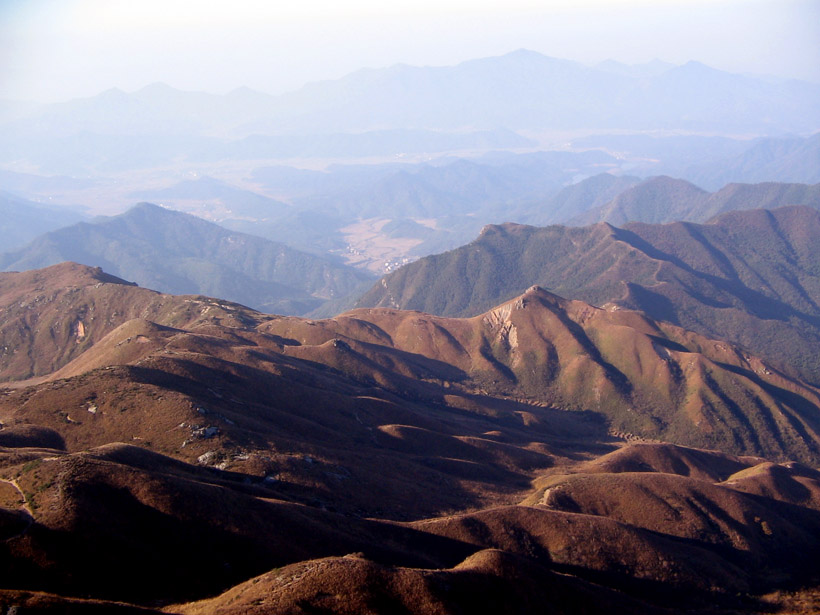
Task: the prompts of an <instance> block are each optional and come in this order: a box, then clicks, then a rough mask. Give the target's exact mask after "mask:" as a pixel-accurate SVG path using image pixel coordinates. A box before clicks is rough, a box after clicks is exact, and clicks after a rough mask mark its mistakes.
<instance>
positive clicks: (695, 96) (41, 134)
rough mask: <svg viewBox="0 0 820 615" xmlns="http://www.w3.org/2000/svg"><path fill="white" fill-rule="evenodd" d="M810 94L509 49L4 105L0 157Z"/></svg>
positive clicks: (800, 115)
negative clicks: (292, 78)
mask: <svg viewBox="0 0 820 615" xmlns="http://www.w3.org/2000/svg"><path fill="white" fill-rule="evenodd" d="M818 98H820V85H815V84H810V83H803V82H798V81H788V82H781V83H770V82H768V81H766V80H759V79H754V78H751V77H745V76H740V75H734V74H730V73H726V72H722V71H719V70H715V69H712V68H709V67H707V66H704V65H702V64H699V63H697V62H689V63H688V64H685V65H683V66H670V65H664V64H662V63H654V64H652V65H648V66H644V67H631V68H630V67H627V66H624V65H618V64H617V63H608V64H607V63H604V64H602V65H599V66H598V67H594V68H590V67H587V66H584V65H582V64H579V63H577V62H572V61H569V60H561V59H555V58H550V57H547V56H543V55H541V54H539V53H535V52H532V51H526V50H520V51H516V52H513V53H509V54H507V55H503V56H499V57H492V58H483V59H477V60H471V61H468V62H464V63H461V64H459V65H456V66H449V67H412V66H405V65H398V66H393V67H390V68H383V69H366V70H361V71H358V72H355V73H352V74H350V75H348V76H346V77H343V78H341V79H338V80H335V81H324V82H318V83H311V84H308V85H306V86H304V87H303V88H301V89H300V90H298V91H296V92H292V93H289V94H285V95H282V96H277V97H274V96H268V95H266V94H262V93H259V92H253V91H251V90H249V89H247V88H243V89H240V90H236V91H234V92H231V93H229V94H227V95H225V96H217V95H212V94H204V93H200V92H182V91H179V90H175V89H173V88H171V87H169V86H167V85H164V84H153V85H150V86H147V87H145V88H143V89H141V90H139V91H137V92H133V93H125V92H122V91H119V90H109V91H106V92H103V93H101V94H99V95H98V96H95V97H91V98H87V99H79V100H73V101H70V102H65V103H59V104H52V105H45V106H41V105H36V106H32V107H31V109H30V110H29V114H28V116H27V117H26V116H25V113H21V112H20V110H19V109H17V110H16V111H15V113H14V114H10V115H8V116H7V117H6V119H5V121H0V137H2V143H0V162H6V163H12V162H15V163H19V162H20V161H21V160H25V161H27V162H28V163H29V164H30V165H34V166H36V167H38V168H39V169H40V170H41V171H42V172H47V173H59V174H75V175H83V174H87V173H90V172H121V171H125V170H130V169H137V168H151V167H156V166H159V165H168V164H175V163H179V161H180V160H187V161H188V162H192V163H203V162H208V161H220V160H254V159H287V158H294V157H302V158H304V157H324V158H338V157H367V156H392V155H400V154H403V153H404V154H406V153H423V152H429V153H435V152H447V151H458V150H466V151H469V150H484V151H486V150H491V149H499V148H506V149H512V148H522V147H524V148H526V147H532V146H533V145H535V142H534V141H533V140H531V139H530V138H528V137H527V136H525V134H526V133H528V132H531V133H536V134H538V133H543V132H544V131H558V130H560V131H564V130H573V129H582V130H584V131H589V130H597V131H611V130H628V131H646V130H665V131H669V130H677V131H687V132H692V133H697V132H701V133H702V132H708V133H716V134H719V135H724V136H732V135H738V134H752V135H780V134H783V133H784V132H787V133H795V134H805V133H810V132H815V131H817V130H818V128H820V111H819V110H818V108H817V105H816V101H817V100H818ZM691 139H694V140H697V139H700V141H699V142H704V141H705V140H704V139H703V138H698V137H691ZM589 142H590V143H591V142H592V141H589ZM694 142H695V141H692V143H694ZM712 143H713V145H715V144H719V147H717V148H716V149H714V151H713V153H712V154H711V155H712V156H714V155H716V153H717V152H721V153H724V154H726V155H727V156H730V155H739V154H740V152H738V151H737V149H736V147H735V144H733V143H732V142H731V141H730V140H725V139H724V140H720V139H713V141H712ZM676 156H677V155H675V154H673V155H672V157H673V158H675V157H676ZM658 172H667V171H665V170H663V169H661V170H656V171H655V174H657V173H658ZM699 172H700V173H703V174H704V177H706V175H708V172H707V171H706V170H703V169H702V170H701V171H699ZM676 174H677V173H676ZM775 179H779V178H776V177H762V178H752V179H751V181H760V180H775ZM748 180H749V179H747V178H740V179H739V178H734V177H733V178H731V179H728V180H724V183H725V182H726V181H748ZM788 181H816V180H809V179H807V178H805V177H793V178H788Z"/></svg>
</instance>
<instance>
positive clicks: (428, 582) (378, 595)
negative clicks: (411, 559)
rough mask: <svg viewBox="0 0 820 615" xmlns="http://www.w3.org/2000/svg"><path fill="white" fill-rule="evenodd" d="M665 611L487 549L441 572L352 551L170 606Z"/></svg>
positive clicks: (214, 610)
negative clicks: (395, 564) (377, 560)
mask: <svg viewBox="0 0 820 615" xmlns="http://www.w3.org/2000/svg"><path fill="white" fill-rule="evenodd" d="M604 611H617V612H618V613H625V614H629V613H634V614H636V615H637V614H639V613H640V614H644V613H646V614H654V613H663V612H666V611H665V610H663V609H659V608H656V607H652V606H650V605H649V604H646V603H643V602H640V601H638V600H634V599H631V598H629V597H628V596H625V595H624V594H622V593H619V592H615V591H611V590H607V589H605V588H603V587H600V586H596V585H594V584H592V583H587V582H584V581H581V580H579V579H576V578H573V577H570V576H566V575H561V574H557V573H555V572H554V571H552V570H549V568H546V567H543V566H541V565H539V564H537V563H535V562H533V561H532V560H529V559H526V558H522V557H520V556H516V555H512V554H510V553H507V552H504V551H498V550H494V549H488V550H484V551H479V552H478V553H476V554H474V555H471V556H470V557H469V558H467V559H466V560H465V561H463V562H462V563H460V564H459V565H458V566H456V567H454V568H450V569H446V570H421V569H408V568H398V567H392V566H380V565H378V564H376V563H374V562H372V561H368V560H367V559H365V558H363V557H361V556H360V555H356V554H351V555H347V556H345V557H337V558H327V559H322V560H314V561H310V562H302V563H299V564H294V565H292V566H287V567H285V568H281V569H278V570H275V571H273V572H269V573H266V574H264V575H261V576H260V577H256V578H254V579H251V580H249V581H247V582H245V583H243V584H242V585H239V586H237V587H234V588H232V589H231V590H229V591H227V592H225V593H224V594H222V595H221V596H217V597H215V598H212V599H209V600H205V601H202V602H197V603H192V604H187V605H179V606H171V607H168V608H167V609H166V612H169V613H181V614H184V615H239V614H243V615H244V614H246V613H247V614H248V615H262V614H272V613H298V612H307V613H311V612H312V613H334V614H338V615H358V614H360V613H415V614H418V615H445V614H451V613H498V614H500V615H504V614H509V615H512V614H516V613H535V612H538V613H549V614H554V615H563V614H570V613H572V614H578V615H581V614H590V615H591V614H593V613H601V612H604Z"/></svg>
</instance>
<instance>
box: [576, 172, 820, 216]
mask: <svg viewBox="0 0 820 615" xmlns="http://www.w3.org/2000/svg"><path fill="white" fill-rule="evenodd" d="M786 205H807V206H809V207H813V208H814V209H820V184H814V185H806V184H785V183H776V182H766V183H761V184H728V185H726V186H724V187H723V188H721V189H720V190H718V191H716V192H712V193H710V192H707V191H705V190H701V189H700V188H698V187H697V186H695V185H694V184H691V183H689V182H687V181H686V180H683V179H675V178H672V177H664V176H661V177H652V178H649V179H647V180H644V181H642V182H640V183H636V184H635V185H632V186H629V187H627V188H626V189H625V190H623V192H621V193H619V194H618V195H617V196H615V198H613V199H612V200H611V201H609V202H608V203H604V204H602V205H600V206H598V207H595V208H590V209H588V210H587V211H585V212H584V213H581V214H579V215H577V216H575V217H573V218H571V219H569V220H564V221H566V222H567V224H571V225H574V226H585V225H587V224H595V223H596V222H609V223H610V224H613V225H615V226H623V225H624V224H626V223H627V222H648V223H650V224H662V223H664V222H677V221H688V222H707V221H709V220H710V219H712V218H714V217H715V216H717V215H719V214H722V213H726V212H728V211H737V210H746V209H775V208H777V207H784V206H786Z"/></svg>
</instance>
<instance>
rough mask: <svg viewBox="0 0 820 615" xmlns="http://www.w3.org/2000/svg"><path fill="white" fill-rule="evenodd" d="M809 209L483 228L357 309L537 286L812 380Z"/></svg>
mask: <svg viewBox="0 0 820 615" xmlns="http://www.w3.org/2000/svg"><path fill="white" fill-rule="evenodd" d="M818 242H820V211H818V210H816V209H812V208H808V207H784V208H780V209H777V210H774V211H772V212H769V211H766V210H752V211H738V212H732V213H727V214H724V215H723V216H721V217H718V218H716V219H715V220H713V221H712V222H710V223H709V224H693V223H687V222H676V223H673V224H667V225H650V224H637V223H635V224H627V225H626V226H625V227H624V228H623V229H619V228H615V227H613V226H611V225H609V224H606V223H599V224H596V225H594V226H587V227H581V228H571V227H563V226H551V227H546V228H537V227H527V226H521V225H514V224H509V225H501V226H489V227H487V228H485V229H484V231H483V232H482V233H481V235H480V237H479V238H478V239H476V240H475V241H474V242H472V243H470V244H468V245H466V246H463V247H462V248H459V249H457V250H453V251H451V252H447V253H444V254H439V255H435V256H429V257H426V258H423V259H420V260H418V261H416V262H414V263H411V264H409V265H407V266H405V267H403V268H401V269H399V270H398V271H396V272H394V273H391V274H389V275H387V276H385V277H384V278H383V279H382V280H381V281H380V282H379V283H377V284H376V285H375V286H374V287H373V288H372V289H371V290H370V291H369V292H368V293H366V294H365V295H364V296H363V297H362V298H361V299H360V301H359V303H358V305H360V306H383V307H392V308H397V309H416V310H422V311H425V312H430V313H434V314H441V315H458V316H469V315H474V314H479V313H481V312H482V311H484V310H486V309H488V308H489V307H491V306H492V305H495V304H497V303H499V302H500V301H502V300H505V299H507V298H509V297H512V296H515V295H516V294H518V293H520V292H522V290H523V289H525V288H527V286H528V285H532V284H539V285H541V286H544V287H546V288H549V289H551V290H552V291H553V292H556V293H558V294H560V295H562V296H566V297H571V298H577V299H581V300H584V301H588V302H590V303H593V304H595V305H605V304H613V305H616V306H621V307H626V308H630V309H638V310H642V311H644V312H645V313H646V314H648V315H649V316H650V317H652V318H655V319H658V320H664V321H667V322H672V323H677V324H680V325H681V326H683V327H685V328H687V329H691V330H694V331H698V332H700V333H702V334H705V335H708V336H710V337H714V338H719V339H727V340H730V341H732V342H733V343H736V344H740V345H741V346H743V347H746V348H749V349H750V350H752V351H753V352H755V353H757V354H760V355H762V356H766V357H769V358H772V359H775V360H777V361H779V362H781V363H782V364H785V365H789V366H791V367H793V368H795V369H797V370H799V371H800V372H801V373H802V374H804V375H805V376H806V377H809V378H811V379H812V380H814V381H815V382H816V381H820V361H818V356H817V352H816V349H817V348H818V344H820V307H818V306H820V263H818V252H817V250H816V249H815V247H816V246H817V245H818Z"/></svg>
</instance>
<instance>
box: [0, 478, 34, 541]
mask: <svg viewBox="0 0 820 615" xmlns="http://www.w3.org/2000/svg"><path fill="white" fill-rule="evenodd" d="M0 483H5V484H6V485H11V486H12V487H14V488H15V489H16V490H17V493H19V494H20V500H21V501H22V502H23V505H22V506H21V507H20V508H21V509H22V510H24V511H25V512H26V515H27V516H28V522H27V523H26V526H25V527H24V528H23V529H22V530H20V531H19V532H18V533H16V534H13V535H12V536H8V537H7V538H6V539H5V542H8V541H9V540H13V539H14V538H19V537H20V536H24V535H25V534H26V532H28V530H29V528H30V527H31V526H32V525H33V524H34V511H32V510H31V506H29V503H28V500H27V499H26V494H25V493H23V490H22V489H20V485H18V484H17V481H16V480H14V479H11V480H7V479H3V478H0Z"/></svg>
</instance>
